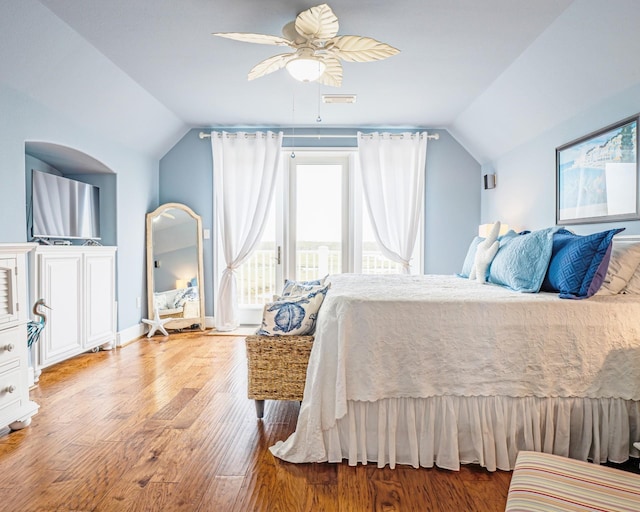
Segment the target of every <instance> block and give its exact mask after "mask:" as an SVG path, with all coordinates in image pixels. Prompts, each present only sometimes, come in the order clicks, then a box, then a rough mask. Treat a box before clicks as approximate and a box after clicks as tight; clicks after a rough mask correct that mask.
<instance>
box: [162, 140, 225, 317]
mask: <svg viewBox="0 0 640 512" xmlns="http://www.w3.org/2000/svg"><path fill="white" fill-rule="evenodd" d="M199 133H200V130H191V131H189V132H188V133H187V134H186V135H185V136H184V137H183V138H182V139H181V140H180V141H179V142H178V143H177V144H176V145H175V146H174V147H173V148H172V149H171V150H170V151H169V152H168V153H167V154H166V155H165V156H164V157H162V159H161V160H160V177H159V194H160V196H159V197H160V202H159V204H164V203H182V204H186V205H187V206H188V207H189V208H191V209H192V210H193V211H194V212H195V213H197V214H198V215H200V217H202V229H203V230H205V229H208V230H209V232H210V233H211V237H210V238H209V239H208V240H203V248H202V252H203V260H204V269H203V273H204V276H203V280H204V283H203V286H202V290H204V307H205V315H206V316H213V312H214V306H213V286H212V285H211V284H209V285H207V283H212V282H213V275H212V269H213V173H212V169H213V158H212V156H211V141H210V140H209V139H204V140H201V139H200V138H199V137H198V134H199Z"/></svg>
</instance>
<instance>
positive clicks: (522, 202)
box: [481, 85, 640, 235]
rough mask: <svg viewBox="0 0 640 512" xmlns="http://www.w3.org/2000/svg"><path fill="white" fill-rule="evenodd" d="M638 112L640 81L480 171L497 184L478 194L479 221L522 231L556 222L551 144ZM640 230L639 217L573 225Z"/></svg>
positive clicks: (578, 230) (581, 231)
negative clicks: (479, 199) (494, 176)
mask: <svg viewBox="0 0 640 512" xmlns="http://www.w3.org/2000/svg"><path fill="white" fill-rule="evenodd" d="M638 112H640V85H637V86H634V87H631V88H629V89H627V90H626V91H624V92H622V93H619V94H617V95H614V96H612V97H609V98H608V99H606V100H605V101H602V102H600V103H599V104H597V105H595V106H594V107H592V108H588V109H586V110H585V111H583V112H582V113H580V114H579V115H576V116H574V117H572V118H571V119H568V120H566V121H565V122H563V123H561V124H559V125H557V126H555V127H554V128H552V129H550V130H548V131H546V132H545V133H543V134H542V135H540V136H538V137H536V138H535V139H533V140H530V141H528V142H527V143H526V144H523V145H521V146H520V147H518V148H517V149H515V150H514V151H511V152H509V153H507V154H505V155H503V156H501V157H500V158H498V159H497V160H496V161H495V162H493V163H491V164H490V165H487V166H485V167H484V170H483V172H492V171H495V172H496V175H497V183H498V184H497V187H496V188H495V189H493V190H486V191H484V192H483V193H482V214H481V217H482V222H493V221H496V220H500V221H502V222H506V223H508V224H510V225H512V226H515V227H517V228H521V229H531V230H534V229H541V228H544V227H547V226H552V225H555V221H556V162H555V148H556V147H559V146H562V145H563V144H566V143H567V142H570V141H572V140H575V139H577V138H579V137H582V136H584V135H586V134H588V133H591V132H593V131H596V130H599V129H600V128H604V127H605V126H608V125H610V124H612V123H615V122H617V121H620V120H622V119H625V118H627V117H629V116H632V115H634V114H637V113H638ZM619 226H620V227H625V228H626V230H625V232H624V233H623V234H625V235H632V234H638V233H640V221H633V222H616V223H599V224H583V225H572V226H570V228H571V229H572V230H573V231H575V232H576V233H578V234H588V233H594V232H597V231H602V230H605V229H611V228H613V227H619Z"/></svg>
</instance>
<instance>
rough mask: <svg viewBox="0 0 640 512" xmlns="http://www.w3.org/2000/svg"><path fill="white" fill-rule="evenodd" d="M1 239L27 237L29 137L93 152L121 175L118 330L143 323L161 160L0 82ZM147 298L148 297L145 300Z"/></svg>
mask: <svg viewBox="0 0 640 512" xmlns="http://www.w3.org/2000/svg"><path fill="white" fill-rule="evenodd" d="M0 112H2V115H1V116H0V219H1V220H0V242H24V241H26V240H27V222H26V219H27V216H26V214H25V212H26V208H27V205H26V197H27V193H26V177H25V169H26V155H25V141H45V142H52V143H55V144H60V145H62V146H67V147H70V148H75V149H77V150H79V151H81V152H83V153H86V154H88V155H91V156H92V157H94V158H95V159H96V160H98V161H100V162H102V163H103V164H104V165H105V166H106V167H107V168H109V169H111V170H112V171H113V172H114V173H116V176H117V184H116V185H115V188H116V192H115V193H116V195H117V204H116V208H115V210H116V211H112V212H108V211H107V212H105V213H106V214H107V215H112V216H113V215H115V216H116V217H117V223H116V228H115V232H116V234H117V245H118V253H117V273H118V277H117V297H118V329H119V330H122V329H125V328H127V327H131V326H133V325H137V324H138V323H139V322H140V318H141V317H142V316H143V315H146V311H144V309H143V310H139V309H137V308H136V297H142V298H144V297H145V296H146V295H145V294H146V291H145V290H146V284H145V283H146V274H145V247H146V246H145V213H146V212H147V211H149V209H153V208H155V206H156V205H157V202H158V162H157V160H155V159H154V158H152V157H149V156H146V155H143V154H140V153H137V152H136V151H134V150H132V149H131V148H128V147H125V146H122V145H121V144H118V143H115V142H113V141H110V140H108V139H106V138H105V137H104V135H102V134H100V133H97V132H92V130H91V129H87V126H90V125H91V124H92V120H87V123H86V126H78V125H76V124H74V123H72V122H70V121H69V120H68V119H66V118H65V117H64V116H63V115H62V114H61V113H59V112H56V111H52V110H50V109H47V108H46V107H44V106H43V105H41V104H40V103H38V102H36V101H34V100H32V99H31V98H29V97H28V96H26V95H24V94H22V93H19V92H17V91H15V90H13V89H10V88H8V87H6V86H3V85H0ZM142 302H143V303H144V302H145V301H144V300H143V301H142Z"/></svg>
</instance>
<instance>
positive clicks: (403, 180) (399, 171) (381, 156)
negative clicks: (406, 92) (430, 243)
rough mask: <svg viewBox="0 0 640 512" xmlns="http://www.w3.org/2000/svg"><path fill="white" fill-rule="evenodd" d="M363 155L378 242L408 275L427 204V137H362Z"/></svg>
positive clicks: (366, 194) (369, 206) (360, 151)
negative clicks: (425, 197) (425, 199)
mask: <svg viewBox="0 0 640 512" xmlns="http://www.w3.org/2000/svg"><path fill="white" fill-rule="evenodd" d="M358 155H359V159H360V170H361V174H362V188H363V191H364V197H365V203H366V205H367V211H368V212H369V218H370V219H371V225H372V226H373V232H374V236H375V238H376V240H377V242H378V245H379V247H380V250H381V252H382V254H384V255H385V256H386V257H387V258H389V259H390V260H392V261H395V262H397V263H400V264H401V265H402V268H403V272H404V273H405V274H408V273H409V272H410V270H409V269H410V264H411V255H412V253H413V249H414V246H415V244H416V237H417V236H418V228H419V227H420V214H421V212H422V208H423V201H424V183H425V163H426V158H427V133H426V132H422V133H403V134H393V135H392V134H389V133H367V134H363V133H358Z"/></svg>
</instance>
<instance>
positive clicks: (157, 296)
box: [153, 293, 169, 309]
mask: <svg viewBox="0 0 640 512" xmlns="http://www.w3.org/2000/svg"><path fill="white" fill-rule="evenodd" d="M153 306H154V307H155V309H169V304H168V303H167V296H166V295H165V294H164V293H154V294H153Z"/></svg>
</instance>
